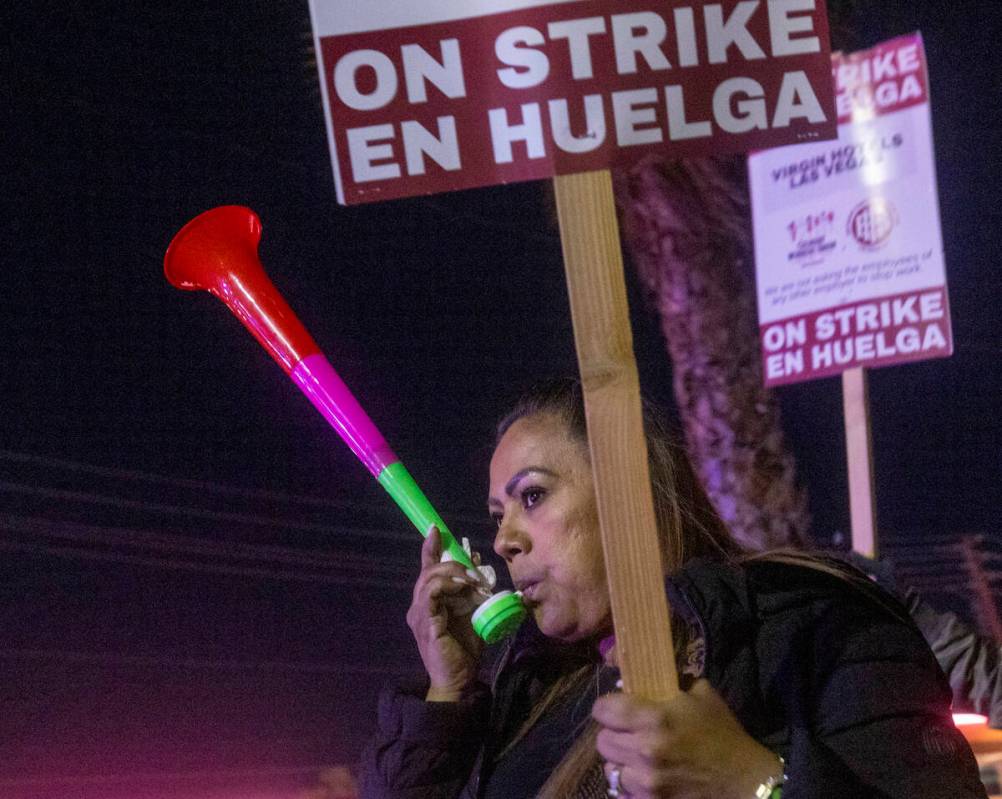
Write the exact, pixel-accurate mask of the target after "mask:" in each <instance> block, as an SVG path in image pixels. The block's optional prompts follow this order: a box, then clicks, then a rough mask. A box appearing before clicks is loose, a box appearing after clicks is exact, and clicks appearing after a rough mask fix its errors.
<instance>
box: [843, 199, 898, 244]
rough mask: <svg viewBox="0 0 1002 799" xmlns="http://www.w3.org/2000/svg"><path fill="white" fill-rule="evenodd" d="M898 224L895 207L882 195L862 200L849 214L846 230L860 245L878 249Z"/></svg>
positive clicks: (885, 242)
mask: <svg viewBox="0 0 1002 799" xmlns="http://www.w3.org/2000/svg"><path fill="white" fill-rule="evenodd" d="M897 225H898V212H897V209H895V207H894V206H893V205H892V204H891V203H890V201H888V200H886V199H884V198H883V197H870V198H869V199H868V200H864V201H863V202H861V203H860V204H859V205H857V206H856V207H855V208H853V209H852V212H851V213H850V214H849V224H848V226H847V227H848V231H849V235H850V236H852V237H853V238H854V239H855V240H856V242H857V243H858V244H859V246H860V247H862V248H864V249H866V250H879V249H880V248H881V247H883V246H884V245H885V244H887V242H888V240H889V239H890V238H891V233H893V232H894V228H895V227H897Z"/></svg>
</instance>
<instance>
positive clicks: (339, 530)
mask: <svg viewBox="0 0 1002 799" xmlns="http://www.w3.org/2000/svg"><path fill="white" fill-rule="evenodd" d="M0 491H10V492H12V493H18V494H27V495H29V496H39V497H43V498H45V499H57V500H62V501H71V502H84V503H87V504H91V505H104V506H106V507H114V508H122V509H128V510H142V511H151V512H156V513H163V514H165V515H168V516H181V517H189V518H194V519H200V520H207V521H216V522H218V521H224V522H236V523H238V524H250V525H257V526H261V527H278V528H282V529H289V530H301V531H304V532H311V533H322V534H324V535H352V536H360V537H369V538H381V539H385V540H389V541H414V536H413V534H405V533H403V532H400V533H395V532H392V531H389V530H379V529H373V528H359V527H349V526H336V527H335V526H332V525H327V524H316V523H315V522H297V521H291V520H278V519H270V518H267V517H264V516H257V515H254V514H247V513H234V512H232V511H210V510H201V509H198V508H191V507H184V506H178V505H169V504H166V503H161V502H146V501H143V500H136V499H124V498H121V497H113V496H107V495H105V494H97V493H90V492H86V491H69V490H67V489H57V488H44V487H42V486H34V485H28V484H26V483H14V482H11V481H8V480H0Z"/></svg>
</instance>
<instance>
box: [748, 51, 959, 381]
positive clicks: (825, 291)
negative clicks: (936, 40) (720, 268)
mask: <svg viewBox="0 0 1002 799" xmlns="http://www.w3.org/2000/svg"><path fill="white" fill-rule="evenodd" d="M832 74H833V78H834V82H835V92H836V102H837V107H838V116H839V139H838V141H837V142H821V143H812V144H798V145H793V146H789V147H780V148H776V149H772V150H766V151H763V152H759V153H756V154H754V155H752V156H751V157H750V158H749V159H748V170H749V181H750V185H751V199H752V213H753V219H754V223H753V224H754V232H755V261H756V284H757V297H758V318H759V335H760V337H761V343H762V351H763V368H764V370H765V382H766V385H770V386H774V385H782V384H785V383H795V382H800V381H804V380H812V379H815V378H820V377H826V376H829V375H834V374H838V373H840V372H843V371H845V370H846V369H850V368H853V367H857V366H866V367H874V366H888V365H890V364H896V363H904V362H908V361H917V360H924V359H927V358H941V357H946V356H948V355H951V354H952V352H953V339H952V332H951V328H950V311H949V303H948V297H947V288H946V270H945V266H944V258H943V243H942V233H941V230H940V219H939V202H938V197H937V192H936V169H935V160H934V154H933V145H932V124H931V113H930V108H929V80H928V73H927V69H926V61H925V53H924V50H923V46H922V37H921V35H919V34H917V33H916V34H913V35H909V36H902V37H900V38H897V39H893V40H891V41H888V42H884V43H883V44H880V45H878V46H876V47H874V48H872V49H870V50H866V51H863V52H859V53H853V54H851V55H844V54H840V53H836V54H834V55H833V56H832Z"/></svg>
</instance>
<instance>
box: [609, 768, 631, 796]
mask: <svg viewBox="0 0 1002 799" xmlns="http://www.w3.org/2000/svg"><path fill="white" fill-rule="evenodd" d="M622 779H623V767H622V766H620V765H613V767H612V769H611V770H610V771H609V777H608V780H609V787H608V789H607V790H606V794H607V795H608V796H609V797H610V799H625V797H627V796H628V794H627V793H626V791H625V790H624V789H623V785H622Z"/></svg>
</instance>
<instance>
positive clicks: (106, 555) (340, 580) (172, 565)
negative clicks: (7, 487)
mask: <svg viewBox="0 0 1002 799" xmlns="http://www.w3.org/2000/svg"><path fill="white" fill-rule="evenodd" d="M0 550H6V551H8V552H26V553H30V554H35V555H44V556H48V557H55V558H61V559H63V560H77V561H87V560H91V561H98V562H104V563H117V564H122V565H127V566H146V567H153V568H157V569H164V570H167V571H186V572H192V573H196V574H216V575H220V574H221V575H226V576H230V577H250V578H255V579H261V578H265V579H270V580H279V581H283V582H299V583H319V584H321V585H341V586H355V587H363V588H380V589H395V590H400V591H406V590H409V589H410V588H411V583H410V582H408V581H405V580H381V579H379V578H378V576H371V577H341V576H338V575H333V574H308V573H304V572H296V571H289V570H276V569H266V568H260V567H257V568H255V567H250V566H227V565H225V564H213V563H206V562H192V561H181V560H177V559H174V558H171V559H162V558H150V557H142V556H139V555H123V554H120V553H115V552H100V551H96V550H92V549H83V548H80V547H66V546H64V547H58V546H52V545H49V546H46V545H41V544H30V543H25V542H20V541H9V540H7V541H4V540H0ZM377 575H378V572H377Z"/></svg>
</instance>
